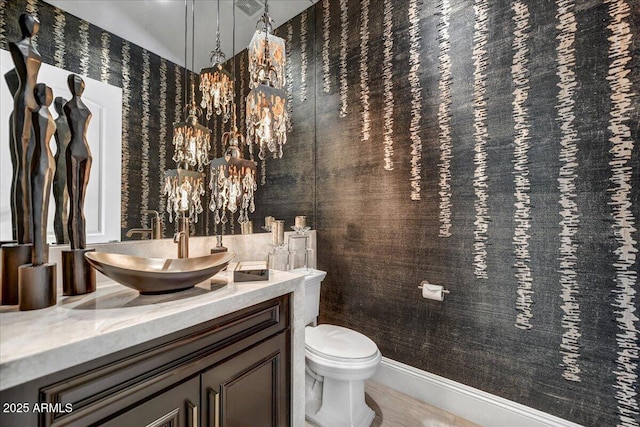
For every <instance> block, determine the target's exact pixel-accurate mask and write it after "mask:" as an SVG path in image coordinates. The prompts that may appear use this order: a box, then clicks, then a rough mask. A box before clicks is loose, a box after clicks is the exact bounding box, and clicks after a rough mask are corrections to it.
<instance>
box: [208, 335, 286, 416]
mask: <svg viewBox="0 0 640 427" xmlns="http://www.w3.org/2000/svg"><path fill="white" fill-rule="evenodd" d="M287 337H288V335H287V333H281V334H278V335H276V336H274V337H273V338H270V339H268V340H266V341H263V342H262V343H260V344H258V345H256V346H254V347H251V348H249V349H247V350H245V351H243V352H241V353H238V354H236V355H234V356H232V357H231V358H229V359H227V360H225V361H223V362H221V363H219V364H218V365H216V366H214V367H213V368H212V369H210V370H208V371H206V372H204V373H203V374H202V377H201V379H202V383H201V399H202V405H203V411H202V417H203V420H202V421H203V426H208V427H280V426H283V427H284V426H288V425H289V412H290V411H289V407H290V405H289V402H290V392H289V390H290V378H289V356H288V352H287V348H288V346H287V343H288V338H287Z"/></svg>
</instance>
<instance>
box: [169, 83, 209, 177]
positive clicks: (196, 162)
mask: <svg viewBox="0 0 640 427" xmlns="http://www.w3.org/2000/svg"><path fill="white" fill-rule="evenodd" d="M185 111H187V119H186V121H184V122H175V123H174V124H173V146H174V150H175V151H174V154H173V161H174V162H176V164H178V165H180V164H182V165H183V166H187V165H188V166H191V167H192V168H197V169H198V172H202V171H203V170H204V166H206V165H208V164H209V150H210V149H211V130H210V129H209V128H206V127H204V126H202V125H201V124H200V123H199V122H198V116H200V115H201V114H202V110H201V109H200V108H198V106H197V105H196V94H195V85H194V84H193V82H191V102H190V103H189V104H187V105H186V106H185Z"/></svg>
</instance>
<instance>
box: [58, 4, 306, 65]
mask: <svg viewBox="0 0 640 427" xmlns="http://www.w3.org/2000/svg"><path fill="white" fill-rule="evenodd" d="M47 1H48V3H50V4H52V5H53V6H56V7H58V8H60V9H62V10H64V11H66V12H68V13H70V14H72V15H75V16H77V17H78V18H81V19H84V20H86V21H88V22H90V23H92V24H93V25H96V26H98V27H100V28H102V29H104V30H107V31H109V32H110V33H113V34H115V35H117V36H119V37H122V38H123V39H126V40H129V41H130V42H132V43H134V44H137V45H138V46H141V47H143V48H145V49H147V50H149V51H151V52H153V53H155V54H157V55H160V56H161V57H163V58H166V59H168V60H170V61H172V62H175V63H176V64H180V65H184V64H185V1H186V3H187V6H188V12H187V31H188V36H187V45H188V59H187V64H186V65H187V68H189V69H192V70H194V71H199V70H200V69H201V68H203V67H207V66H209V65H211V63H210V61H209V52H210V51H212V50H213V49H215V46H216V17H217V8H218V2H217V1H216V0H47ZM192 1H193V4H194V6H195V7H194V16H195V56H194V58H193V64H194V66H193V67H192V66H191V63H192V59H191V52H192V50H191V37H192V35H191V34H192V33H191V27H192V25H191V22H192V12H191V5H192ZM317 1H318V0H271V1H269V15H270V16H271V18H272V19H273V20H274V21H275V27H278V26H280V25H282V24H283V23H285V22H287V21H288V20H289V19H291V18H293V17H294V16H296V15H298V14H299V13H301V12H302V11H304V10H305V9H307V8H309V7H310V6H311V5H313V4H314V3H315V2H317ZM235 3H236V14H235V15H236V18H235V19H236V25H235V27H236V41H235V53H237V52H240V51H242V50H243V49H244V48H246V47H247V45H248V44H249V41H250V40H251V36H252V35H253V32H254V30H255V28H256V22H257V21H258V18H259V17H260V16H261V14H262V12H263V7H262V5H263V3H264V0H235ZM241 3H245V4H251V3H254V5H255V3H259V6H260V7H257V8H256V9H257V11H256V12H255V13H254V14H253V15H252V16H251V17H249V16H248V15H246V14H245V13H244V12H243V11H241V10H240V9H239V8H238V5H240V4H241ZM233 4H234V1H233V0H220V43H221V48H222V51H223V52H224V53H225V55H226V57H227V59H229V58H231V57H232V56H233V55H234V52H233V49H232V34H233Z"/></svg>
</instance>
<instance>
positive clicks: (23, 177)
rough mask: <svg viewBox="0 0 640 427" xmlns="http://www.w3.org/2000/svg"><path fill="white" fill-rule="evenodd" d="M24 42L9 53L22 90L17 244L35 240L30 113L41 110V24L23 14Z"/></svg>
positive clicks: (16, 107)
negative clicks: (36, 44)
mask: <svg viewBox="0 0 640 427" xmlns="http://www.w3.org/2000/svg"><path fill="white" fill-rule="evenodd" d="M19 24H20V30H21V32H22V40H20V41H18V42H10V43H9V50H10V52H11V57H12V59H13V62H14V64H15V69H16V72H17V74H18V78H19V81H20V86H19V88H18V91H17V92H16V94H15V96H14V98H13V134H14V136H13V137H14V140H15V148H16V150H17V151H16V159H17V160H18V162H17V166H18V167H17V171H16V173H15V174H14V177H15V178H14V179H15V181H14V185H15V191H14V193H13V195H14V197H15V206H16V217H17V223H16V240H17V241H18V243H19V244H25V243H31V241H32V237H31V235H30V232H31V229H32V227H31V222H32V213H31V211H30V197H29V173H30V171H29V161H30V159H31V155H32V153H33V146H34V141H33V138H32V123H31V112H32V111H34V110H36V109H37V108H38V104H37V103H36V99H35V96H34V89H35V86H36V82H37V80H38V72H39V71H40V65H41V64H42V59H41V57H40V54H39V53H38V51H37V50H36V48H35V47H33V44H32V43H31V38H32V37H33V36H35V35H36V34H37V33H38V29H39V28H40V22H39V21H38V20H37V19H36V18H35V17H34V16H31V15H28V14H26V13H23V14H22V15H20V18H19Z"/></svg>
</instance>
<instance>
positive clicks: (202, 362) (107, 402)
mask: <svg viewBox="0 0 640 427" xmlns="http://www.w3.org/2000/svg"><path fill="white" fill-rule="evenodd" d="M288 327H289V296H288V295H284V296H282V297H279V298H276V299H273V300H270V301H266V302H264V303H261V304H257V305H255V306H252V307H249V308H247V309H244V310H241V311H238V312H235V313H232V314H230V315H227V316H223V317H221V318H218V319H215V320H212V321H210V322H206V323H204V324H201V325H198V326H195V327H192V328H189V329H186V330H184V331H180V332H177V333H174V334H171V335H169V336H167V337H163V338H160V339H158V340H154V341H151V342H149V343H145V344H141V345H140V346H137V347H135V348H133V349H129V350H126V351H125V352H120V353H116V354H114V355H112V356H110V357H108V358H109V359H111V360H106V361H104V362H105V363H102V364H101V365H100V366H99V367H97V368H93V369H91V370H88V371H87V372H84V373H81V374H79V375H74V376H70V377H66V378H63V379H62V380H60V381H57V382H56V383H54V384H52V385H48V386H45V387H39V390H40V393H39V401H40V402H46V403H52V404H54V405H55V404H56V403H59V404H61V406H63V407H64V405H65V404H67V403H70V404H71V405H72V406H73V411H72V412H70V413H47V414H41V417H40V420H39V423H38V424H39V425H40V426H45V427H47V426H86V425H91V424H92V423H95V422H97V421H99V420H102V419H104V418H106V417H108V416H110V415H112V414H114V413H116V412H119V411H122V410H124V409H126V408H128V407H131V406H132V405H134V404H136V403H137V402H139V401H141V400H142V399H143V398H145V397H146V396H150V395H153V394H156V393H159V392H161V391H162V390H164V389H166V388H168V387H170V386H171V385H172V384H176V383H178V382H180V381H183V380H185V379H186V378H188V377H190V376H193V375H195V374H197V373H198V372H199V371H201V370H203V369H206V368H207V367H208V366H211V365H213V364H215V363H217V362H219V361H220V360H223V359H224V358H226V357H229V356H230V355H232V354H235V353H237V352H238V351H242V349H244V348H248V347H249V346H251V345H254V344H256V343H258V342H260V341H262V340H264V339H266V338H268V337H270V336H272V335H275V334H277V333H279V332H281V331H283V330H285V329H287V328H288Z"/></svg>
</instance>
